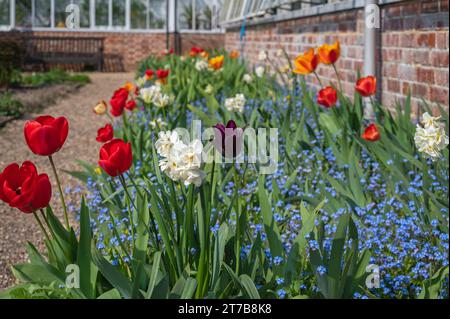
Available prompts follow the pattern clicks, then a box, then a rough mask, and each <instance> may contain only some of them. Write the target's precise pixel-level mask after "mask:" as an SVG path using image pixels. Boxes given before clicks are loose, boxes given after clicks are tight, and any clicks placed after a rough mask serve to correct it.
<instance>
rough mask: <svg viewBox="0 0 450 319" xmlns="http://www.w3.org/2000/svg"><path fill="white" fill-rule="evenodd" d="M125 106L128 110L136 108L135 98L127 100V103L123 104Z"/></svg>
mask: <svg viewBox="0 0 450 319" xmlns="http://www.w3.org/2000/svg"><path fill="white" fill-rule="evenodd" d="M125 108H126V109H127V110H129V111H133V110H134V109H135V108H136V101H135V100H130V101H128V102H127V104H125Z"/></svg>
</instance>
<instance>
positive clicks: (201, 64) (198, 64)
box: [195, 60, 209, 71]
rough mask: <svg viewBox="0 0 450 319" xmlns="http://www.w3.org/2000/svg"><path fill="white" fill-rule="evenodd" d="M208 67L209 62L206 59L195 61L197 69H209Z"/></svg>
mask: <svg viewBox="0 0 450 319" xmlns="http://www.w3.org/2000/svg"><path fill="white" fill-rule="evenodd" d="M208 67H209V64H208V62H206V61H205V60H198V61H197V62H196V63H195V68H196V69H197V71H203V70H206V69H208Z"/></svg>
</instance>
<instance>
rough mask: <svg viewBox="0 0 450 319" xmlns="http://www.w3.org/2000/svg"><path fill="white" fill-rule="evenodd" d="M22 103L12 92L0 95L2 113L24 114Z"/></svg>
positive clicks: (8, 114) (6, 114) (5, 114)
mask: <svg viewBox="0 0 450 319" xmlns="http://www.w3.org/2000/svg"><path fill="white" fill-rule="evenodd" d="M22 108H23V106H22V103H20V102H19V101H17V100H15V99H14V98H13V97H12V93H11V92H4V93H3V94H2V95H1V96H0V115H4V116H14V117H16V116H19V115H21V114H22Z"/></svg>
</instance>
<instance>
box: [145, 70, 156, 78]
mask: <svg viewBox="0 0 450 319" xmlns="http://www.w3.org/2000/svg"><path fill="white" fill-rule="evenodd" d="M154 73H155V72H153V70H146V71H145V77H146V78H147V80H148V79H151V78H152V77H153V74H154Z"/></svg>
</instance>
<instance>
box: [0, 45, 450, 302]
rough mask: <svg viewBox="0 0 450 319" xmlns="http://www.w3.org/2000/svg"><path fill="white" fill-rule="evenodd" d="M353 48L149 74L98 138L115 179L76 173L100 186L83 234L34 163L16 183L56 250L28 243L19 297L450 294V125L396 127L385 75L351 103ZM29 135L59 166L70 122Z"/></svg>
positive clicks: (7, 192)
mask: <svg viewBox="0 0 450 319" xmlns="http://www.w3.org/2000/svg"><path fill="white" fill-rule="evenodd" d="M339 51H340V50H339V43H336V44H334V45H324V46H322V47H320V48H318V49H317V51H316V50H310V51H308V52H306V53H305V54H301V55H299V56H298V57H297V58H296V59H295V61H289V59H287V56H286V54H285V53H284V52H282V51H280V52H279V53H278V54H277V56H275V57H269V56H267V54H266V53H264V52H262V53H261V54H260V64H259V65H258V66H257V67H256V68H255V70H254V71H250V70H249V69H248V68H247V67H246V65H245V63H244V62H243V61H241V60H240V59H239V54H238V53H237V52H230V53H227V52H206V51H204V50H202V49H200V48H193V49H192V50H191V52H190V54H189V55H188V56H181V57H180V56H176V55H173V54H170V53H168V54H166V55H164V56H163V57H159V58H156V57H150V58H148V59H147V60H145V61H143V62H142V64H141V66H140V68H139V70H138V72H137V76H136V82H135V84H131V83H127V84H125V85H124V86H123V87H122V88H119V89H118V90H117V91H116V92H114V94H113V96H112V98H111V99H110V101H109V105H108V103H106V102H100V103H99V104H98V105H97V106H95V108H94V112H95V113H96V114H98V115H99V116H100V115H104V114H107V115H108V116H110V117H111V124H109V125H107V126H105V127H103V128H100V129H99V131H98V136H97V137H93V138H96V139H97V141H99V143H101V147H100V153H99V160H98V166H97V165H91V164H88V163H84V164H83V165H84V166H85V168H86V170H85V171H84V172H71V174H73V175H74V176H76V177H78V178H80V179H81V180H82V181H84V182H85V183H86V185H87V187H88V189H89V191H90V192H89V194H88V195H87V197H86V199H85V200H83V201H82V203H81V209H80V212H79V223H80V230H79V234H76V233H75V232H74V230H73V229H72V228H70V226H69V221H68V217H67V213H66V214H65V216H66V218H65V221H64V223H63V224H64V225H63V224H61V223H60V221H58V219H57V218H55V216H54V215H53V213H52V210H51V208H50V207H47V205H48V200H49V198H50V197H49V192H48V187H47V186H46V185H47V182H48V176H47V175H45V174H44V175H43V174H41V175H39V174H38V173H37V171H36V169H35V168H33V167H34V166H32V164H31V163H28V162H26V163H25V164H24V165H23V166H22V168H19V166H18V165H14V164H13V165H12V166H8V168H6V169H5V170H4V171H3V173H2V174H1V175H0V181H1V183H0V185H4V187H3V189H0V198H1V199H2V200H4V201H6V202H7V203H9V204H10V205H11V206H13V207H17V208H18V209H20V210H22V211H23V212H25V213H32V214H34V215H35V218H36V220H37V221H38V223H39V224H40V225H41V227H42V230H43V233H44V234H45V236H46V246H47V252H46V253H45V254H44V255H42V254H40V253H38V252H37V250H36V249H35V248H34V247H33V246H31V245H29V247H28V248H29V254H30V263H27V264H22V265H16V266H14V274H15V275H16V276H17V278H18V279H19V280H20V281H22V282H23V284H22V285H20V286H17V287H14V288H12V289H10V290H8V291H7V292H5V293H4V295H6V296H9V297H34V296H39V297H42V296H47V297H60V298H448V198H447V197H448V156H449V154H448V153H449V152H448V147H447V145H448V137H447V133H446V132H448V116H447V114H446V113H445V112H444V110H443V109H441V110H440V112H441V115H442V118H438V117H432V116H430V115H429V114H431V110H429V109H427V107H426V106H424V110H423V112H422V113H424V114H423V116H422V118H421V119H420V121H419V122H418V123H416V124H414V123H413V119H411V117H410V114H411V109H410V104H409V102H407V103H406V104H405V105H404V106H402V107H400V106H397V112H396V115H395V116H394V115H392V113H390V112H389V111H387V110H386V109H385V108H384V107H383V106H381V105H380V104H379V103H378V102H377V101H376V99H375V93H376V79H375V78H374V77H371V76H369V77H361V78H360V79H359V80H358V81H357V83H356V84H355V95H354V97H353V98H352V99H350V98H348V97H346V96H343V95H342V94H341V93H340V92H341V90H339V87H340V81H339V72H338V70H337V69H336V68H335V66H334V63H335V62H336V61H337V59H338V58H339V53H340V52H339ZM319 63H323V64H326V65H329V67H330V68H334V70H335V71H336V81H335V83H329V84H327V85H323V86H324V88H323V89H322V90H320V91H319V92H317V94H316V93H315V92H313V91H311V90H309V89H308V87H307V86H306V84H305V82H304V77H305V76H316V77H317V74H316V73H315V69H316V67H317V65H318V64H319ZM269 68H270V69H271V71H273V72H269V71H270V70H269ZM318 81H319V83H321V79H320V78H318ZM321 84H322V83H321ZM366 103H370V104H371V105H372V106H373V108H374V119H373V120H372V121H368V120H365V119H364V116H363V114H364V107H363V105H365V104H366ZM93 120H95V119H93ZM50 132H51V134H50ZM25 136H26V141H27V143H28V145H29V147H30V149H31V150H32V151H33V152H34V153H35V154H38V155H41V156H49V159H50V161H51V163H52V167H55V166H54V165H53V164H54V163H53V157H55V159H56V160H57V154H56V155H54V154H55V153H56V152H57V151H58V150H59V149H61V147H62V146H63V144H64V140H65V136H67V121H66V120H65V119H64V118H58V119H53V118H52V117H41V118H38V119H36V120H35V121H31V122H28V123H27V125H26V127H25ZM30 167H31V168H30ZM11 172H15V173H11ZM54 175H55V178H57V175H56V169H55V170H54ZM15 176H19V177H20V178H17V177H15ZM40 184H41V185H43V186H41V187H39V185H40ZM58 184H59V183H58ZM61 193H62V192H61ZM61 198H62V199H63V194H61ZM73 269H76V270H77V271H73ZM77 274H78V275H77Z"/></svg>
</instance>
